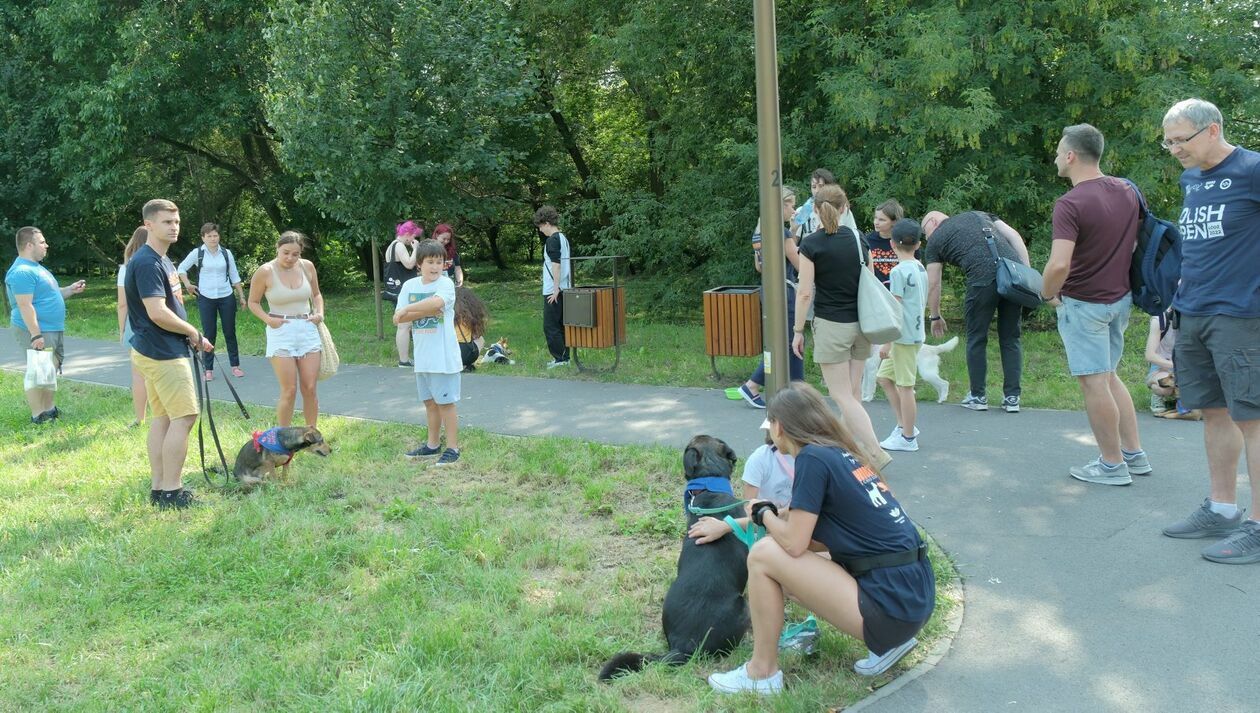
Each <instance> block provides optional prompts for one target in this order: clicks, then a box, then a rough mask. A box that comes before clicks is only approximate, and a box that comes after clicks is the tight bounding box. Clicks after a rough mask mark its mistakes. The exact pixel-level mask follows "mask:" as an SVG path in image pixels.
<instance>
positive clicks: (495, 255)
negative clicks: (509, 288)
mask: <svg viewBox="0 0 1260 713" xmlns="http://www.w3.org/2000/svg"><path fill="white" fill-rule="evenodd" d="M486 240H488V241H490V259H492V260H494V266H495V267H497V268H499V269H500V270H506V269H507V263H506V262H504V261H503V253H502V252H501V251H500V250H499V226H498V225H491V226H490V228H489V229H487V230H486Z"/></svg>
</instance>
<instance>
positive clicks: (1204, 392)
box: [1173, 314, 1260, 421]
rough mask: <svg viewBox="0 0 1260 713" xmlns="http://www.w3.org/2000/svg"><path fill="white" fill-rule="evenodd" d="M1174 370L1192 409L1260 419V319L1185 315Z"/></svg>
mask: <svg viewBox="0 0 1260 713" xmlns="http://www.w3.org/2000/svg"><path fill="white" fill-rule="evenodd" d="M1173 364H1174V365H1175V366H1176V367H1177V387H1178V388H1179V389H1181V402H1182V404H1183V405H1184V406H1185V407H1186V408H1190V409H1196V408H1228V409H1229V416H1230V418H1232V419H1233V420H1235V421H1254V420H1256V419H1260V317H1226V316H1224V315H1209V316H1206V317H1196V316H1194V315H1189V314H1183V315H1181V326H1180V328H1179V329H1178V330H1177V343H1176V345H1174V347H1173Z"/></svg>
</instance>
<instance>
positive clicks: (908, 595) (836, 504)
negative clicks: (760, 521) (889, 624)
mask: <svg viewBox="0 0 1260 713" xmlns="http://www.w3.org/2000/svg"><path fill="white" fill-rule="evenodd" d="M792 509H793V510H803V511H805V512H812V513H816V514H817V515H818V523H817V524H816V525H814V534H813V539H815V540H817V541H819V542H821V543H823V544H824V545H826V546H827V549H828V550H830V551H831V557H832V559H853V558H855V557H870V556H873V555H882V554H888V553H892V552H902V551H905V550H913V549H916V548H918V546H919V544H920V542H922V540H920V539H919V532H918V530H917V529H915V526H914V523H913V522H911V520H910V518H909V517H908V516H907V515H906V513H905V511H903V510H902V509H901V504H900V503H899V502H897V498H895V497H893V494H892V491H891V490H889V489H888V486H887V485H885V484H884V482H883V481H882V480H880V477H879V475H878V474H876V473H875V471H874V470H872V469H871V468H870V467H869V466H865V465H858V463H857V461H855V460H854V459H853V458H852V457H851V456H850V455H849V454H848V453H846V452H845V451H844V450H843V449H840V448H833V447H828V446H816V445H807V446H805V447H803V448H801V451H800V452H799V453H797V454H796V478H795V480H794V481H793V482H792ZM858 587H860V588H861V590H862V593H863V594H865V595H866V596H867V597H869V598H870V599H871V600H872V601H874V602H875V603H876V604H878V605H879V606H880V608H881V609H883V610H884V612H885V613H886V614H888V616H891V617H892V618H894V619H899V620H901V621H906V622H921V621H927V618H928V617H929V616H931V614H932V608H933V606H935V603H936V578H935V576H934V575H933V573H932V565H931V563H930V562H929V561H928V560H927V559H923V560H920V561H918V562H914V563H911V564H906V565H900V566H897V567H880V568H879V569H873V570H871V571H870V573H868V574H866V575H865V576H863V577H861V578H860V579H858Z"/></svg>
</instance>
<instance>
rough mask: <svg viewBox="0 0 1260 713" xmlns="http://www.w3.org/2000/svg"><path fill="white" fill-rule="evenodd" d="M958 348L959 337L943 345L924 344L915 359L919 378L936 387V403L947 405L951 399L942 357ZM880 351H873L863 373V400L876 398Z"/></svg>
mask: <svg viewBox="0 0 1260 713" xmlns="http://www.w3.org/2000/svg"><path fill="white" fill-rule="evenodd" d="M956 346H958V337H952V338H950V340H949V341H947V342H945V343H943V344H924V345H923V347H922V348H921V349H919V356H918V357H917V358H916V359H915V362H916V365H917V366H918V368H919V378H920V379H923V380H924V381H926V382H928V383H929V384H931V385H932V386H934V387H936V403H938V404H940V403H945V399H947V398H949V382H948V381H946V380H944V379H942V378H941V355H942V354H944V353H945V352H948V351H953V349H954V347H956ZM879 362H880V358H879V350H878V349H872V351H871V356H870V358H869V359H867V360H866V371H864V372H863V373H862V400H863V401H870V400H872V399H874V398H875V372H876V371H878V370H879Z"/></svg>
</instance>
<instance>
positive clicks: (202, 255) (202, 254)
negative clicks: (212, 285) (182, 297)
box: [197, 245, 236, 286]
mask: <svg viewBox="0 0 1260 713" xmlns="http://www.w3.org/2000/svg"><path fill="white" fill-rule="evenodd" d="M219 249H220V250H222V251H223V255H224V256H225V257H226V258H227V262H228V283H229V286H230V284H231V282H232V268H233V267H235V266H236V260H235V259H234V258H233V257H232V251H231V250H228V249H227V248H225V247H223V246H222V245H220V246H219ZM205 260H206V246H205V245H202V246H201V247H199V248H197V279H198V280H200V279H201V263H203V262H205Z"/></svg>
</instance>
